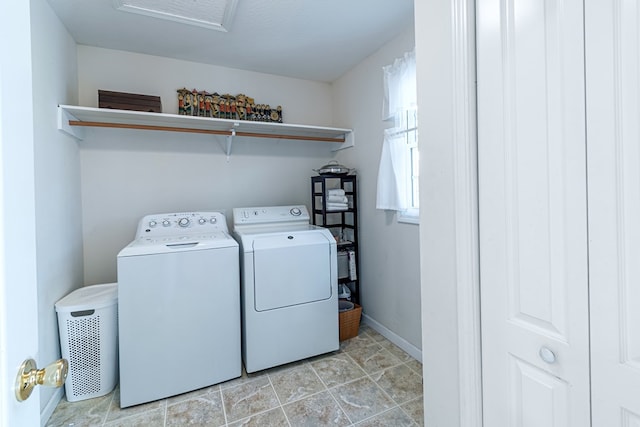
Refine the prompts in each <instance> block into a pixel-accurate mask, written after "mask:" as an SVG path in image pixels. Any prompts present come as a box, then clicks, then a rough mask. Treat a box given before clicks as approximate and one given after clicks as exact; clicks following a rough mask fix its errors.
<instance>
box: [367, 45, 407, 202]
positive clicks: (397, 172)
mask: <svg viewBox="0 0 640 427" xmlns="http://www.w3.org/2000/svg"><path fill="white" fill-rule="evenodd" d="M382 70H383V74H384V95H385V98H384V102H383V112H382V119H383V120H391V119H393V120H394V122H395V125H396V127H397V126H398V124H399V123H398V122H399V118H400V115H401V114H402V113H403V112H406V111H407V110H411V109H415V108H416V105H417V94H416V59H415V51H412V52H407V53H405V54H404V56H403V57H402V58H398V59H396V60H395V61H394V62H393V64H391V65H388V66H386V67H383V69H382ZM403 136H404V133H398V129H397V128H391V129H386V130H385V132H384V141H383V143H382V153H381V156H380V166H379V168H378V190H377V198H376V208H377V209H383V210H395V211H405V210H407V209H408V208H409V207H410V200H409V191H408V188H407V185H408V183H407V178H406V177H407V173H409V172H408V169H407V168H410V165H409V159H408V157H407V149H406V147H405V141H404V138H403Z"/></svg>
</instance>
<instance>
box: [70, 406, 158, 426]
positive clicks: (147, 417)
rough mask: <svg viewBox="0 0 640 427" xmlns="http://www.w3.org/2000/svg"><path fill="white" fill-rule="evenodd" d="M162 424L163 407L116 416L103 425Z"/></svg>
mask: <svg viewBox="0 0 640 427" xmlns="http://www.w3.org/2000/svg"><path fill="white" fill-rule="evenodd" d="M162 425H164V409H163V408H158V409H152V410H151V411H148V412H143V413H139V414H135V415H132V416H128V417H124V418H118V419H116V420H113V421H110V422H108V423H106V424H105V427H150V426H162ZM74 427H75V426H74Z"/></svg>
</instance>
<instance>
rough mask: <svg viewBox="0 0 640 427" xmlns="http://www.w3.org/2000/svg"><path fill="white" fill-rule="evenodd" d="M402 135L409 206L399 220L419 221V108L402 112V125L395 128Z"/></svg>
mask: <svg viewBox="0 0 640 427" xmlns="http://www.w3.org/2000/svg"><path fill="white" fill-rule="evenodd" d="M395 131H396V132H399V134H400V135H401V137H402V139H403V141H402V143H403V144H404V148H405V150H404V151H405V153H404V154H405V156H407V159H406V163H405V164H406V169H405V171H404V178H405V179H406V181H407V183H406V187H405V188H406V192H407V196H406V198H407V204H408V207H407V208H406V209H404V210H402V211H400V212H399V214H398V221H400V222H409V223H414V224H417V223H418V218H419V214H420V211H419V207H420V198H419V191H418V189H419V187H418V186H419V184H420V179H419V178H420V153H419V152H418V110H417V109H416V108H413V109H411V110H405V111H404V112H403V113H402V114H401V119H400V126H398V127H397V128H396V129H395Z"/></svg>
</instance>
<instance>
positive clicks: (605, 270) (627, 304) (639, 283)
mask: <svg viewBox="0 0 640 427" xmlns="http://www.w3.org/2000/svg"><path fill="white" fill-rule="evenodd" d="M639 27H640V5H639V4H638V2H636V1H624V0H615V1H609V2H602V1H597V0H596V1H594V0H587V1H586V2H585V30H586V31H585V34H586V42H587V43H586V58H587V64H586V65H587V69H586V70H587V72H586V87H587V123H588V126H587V132H588V133H587V141H588V143H587V147H588V168H589V239H590V243H589V265H590V273H589V275H590V277H589V281H590V294H591V319H592V322H591V343H592V344H591V350H592V356H591V357H592V369H591V375H592V401H593V404H592V405H593V426H594V427H600V426H602V427H609V426H625V427H626V426H640V415H639V414H640V399H638V396H640V310H639V309H638V307H640V263H638V259H640V225H639V224H638V219H639V218H640V144H639V141H640V125H639V123H638V117H640V29H639Z"/></svg>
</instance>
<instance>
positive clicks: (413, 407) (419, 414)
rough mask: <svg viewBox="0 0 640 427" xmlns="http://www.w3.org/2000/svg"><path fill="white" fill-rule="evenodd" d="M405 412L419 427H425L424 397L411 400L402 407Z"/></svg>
mask: <svg viewBox="0 0 640 427" xmlns="http://www.w3.org/2000/svg"><path fill="white" fill-rule="evenodd" d="M400 407H401V408H402V410H403V411H404V412H406V413H407V414H409V416H410V417H411V418H412V419H413V421H415V422H416V423H417V424H418V425H419V426H424V401H423V399H422V396H420V397H419V398H417V399H414V400H411V401H409V402H407V403H405V404H403V405H401V406H400Z"/></svg>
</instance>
